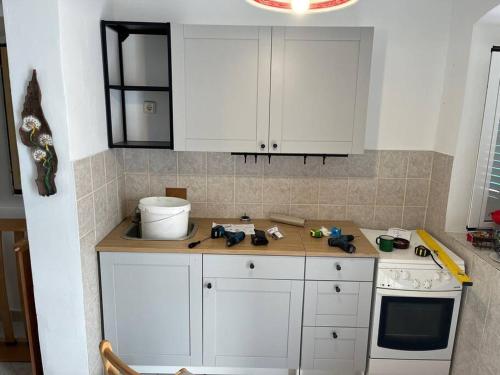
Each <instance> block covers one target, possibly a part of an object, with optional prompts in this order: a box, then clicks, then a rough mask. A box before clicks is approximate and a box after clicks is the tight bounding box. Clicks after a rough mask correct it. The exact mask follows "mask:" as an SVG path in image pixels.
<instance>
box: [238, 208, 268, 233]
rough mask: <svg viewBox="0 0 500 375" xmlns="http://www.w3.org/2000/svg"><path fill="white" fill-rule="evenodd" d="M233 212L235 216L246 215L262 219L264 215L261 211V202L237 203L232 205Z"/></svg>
mask: <svg viewBox="0 0 500 375" xmlns="http://www.w3.org/2000/svg"><path fill="white" fill-rule="evenodd" d="M234 214H235V216H236V217H240V216H242V215H248V216H250V217H251V218H252V219H262V218H263V217H264V216H263V213H262V204H255V203H237V204H236V205H235V207H234ZM266 229H267V228H266Z"/></svg>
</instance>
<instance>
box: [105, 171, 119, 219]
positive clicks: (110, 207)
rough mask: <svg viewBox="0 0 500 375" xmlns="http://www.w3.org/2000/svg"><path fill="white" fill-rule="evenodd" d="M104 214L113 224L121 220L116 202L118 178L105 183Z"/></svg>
mask: <svg viewBox="0 0 500 375" xmlns="http://www.w3.org/2000/svg"><path fill="white" fill-rule="evenodd" d="M106 210H107V212H106V216H107V218H108V220H109V221H110V222H111V223H112V224H113V225H118V223H119V222H120V221H121V217H120V208H119V202H118V180H116V179H115V180H114V181H112V182H109V183H107V184H106Z"/></svg>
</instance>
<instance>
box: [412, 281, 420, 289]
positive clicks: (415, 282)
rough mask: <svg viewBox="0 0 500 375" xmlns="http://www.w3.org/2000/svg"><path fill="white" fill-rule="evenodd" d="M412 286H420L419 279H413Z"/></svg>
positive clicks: (416, 287)
mask: <svg viewBox="0 0 500 375" xmlns="http://www.w3.org/2000/svg"><path fill="white" fill-rule="evenodd" d="M413 287H414V288H415V289H418V288H420V281H418V280H417V279H413Z"/></svg>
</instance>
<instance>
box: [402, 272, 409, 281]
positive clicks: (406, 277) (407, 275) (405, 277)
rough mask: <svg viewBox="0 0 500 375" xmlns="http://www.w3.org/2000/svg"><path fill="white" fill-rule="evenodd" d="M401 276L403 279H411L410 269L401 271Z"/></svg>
mask: <svg viewBox="0 0 500 375" xmlns="http://www.w3.org/2000/svg"><path fill="white" fill-rule="evenodd" d="M401 278H402V279H403V280H409V279H410V273H409V272H408V271H403V272H401Z"/></svg>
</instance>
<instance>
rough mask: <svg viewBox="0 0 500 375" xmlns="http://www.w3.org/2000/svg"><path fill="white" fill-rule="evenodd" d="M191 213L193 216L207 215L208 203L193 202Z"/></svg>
mask: <svg viewBox="0 0 500 375" xmlns="http://www.w3.org/2000/svg"><path fill="white" fill-rule="evenodd" d="M190 215H191V217H207V204H206V203H193V202H191V213H190Z"/></svg>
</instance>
